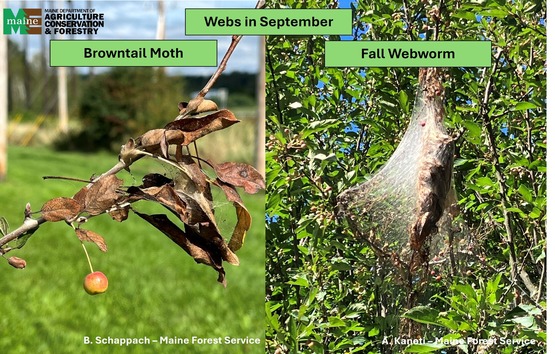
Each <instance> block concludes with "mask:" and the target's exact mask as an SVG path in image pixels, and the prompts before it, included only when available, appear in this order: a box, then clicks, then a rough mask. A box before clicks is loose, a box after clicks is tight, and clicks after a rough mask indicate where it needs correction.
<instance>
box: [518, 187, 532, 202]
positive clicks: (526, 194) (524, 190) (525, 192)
mask: <svg viewBox="0 0 555 354" xmlns="http://www.w3.org/2000/svg"><path fill="white" fill-rule="evenodd" d="M518 192H519V193H520V195H521V196H522V198H523V199H524V200H525V201H526V202H527V203H532V201H533V199H532V192H531V191H530V189H528V187H526V186H525V185H524V184H521V185H520V186H518Z"/></svg>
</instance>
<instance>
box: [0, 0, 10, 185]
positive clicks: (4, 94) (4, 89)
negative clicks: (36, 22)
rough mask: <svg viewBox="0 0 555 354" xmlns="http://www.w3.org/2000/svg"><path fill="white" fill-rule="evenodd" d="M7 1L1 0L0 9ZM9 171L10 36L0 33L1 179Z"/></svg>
mask: <svg viewBox="0 0 555 354" xmlns="http://www.w3.org/2000/svg"><path fill="white" fill-rule="evenodd" d="M5 7H6V2H5V1H4V0H0V9H3V8H5ZM7 173H8V36H6V35H0V181H2V180H4V179H6V175H7Z"/></svg>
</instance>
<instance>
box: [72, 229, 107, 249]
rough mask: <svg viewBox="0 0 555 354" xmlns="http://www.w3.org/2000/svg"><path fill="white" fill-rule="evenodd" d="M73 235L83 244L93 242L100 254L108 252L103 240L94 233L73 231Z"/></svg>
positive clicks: (79, 230)
mask: <svg viewBox="0 0 555 354" xmlns="http://www.w3.org/2000/svg"><path fill="white" fill-rule="evenodd" d="M75 234H76V235H77V237H78V238H79V239H80V240H81V241H83V242H93V243H94V244H96V245H97V246H98V248H99V249H100V250H101V251H102V252H106V251H107V250H108V246H106V242H104V238H103V237H102V236H100V235H99V234H97V233H96V232H94V231H91V230H84V229H75Z"/></svg>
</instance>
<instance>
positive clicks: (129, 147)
mask: <svg viewBox="0 0 555 354" xmlns="http://www.w3.org/2000/svg"><path fill="white" fill-rule="evenodd" d="M143 156H144V155H143V154H141V151H139V150H138V149H137V148H136V146H135V140H133V139H129V140H128V141H127V143H125V145H122V146H121V150H120V153H119V160H120V161H123V163H125V166H126V169H127V170H128V169H129V166H131V164H132V163H133V162H135V161H137V160H138V159H140V158H141V157H143Z"/></svg>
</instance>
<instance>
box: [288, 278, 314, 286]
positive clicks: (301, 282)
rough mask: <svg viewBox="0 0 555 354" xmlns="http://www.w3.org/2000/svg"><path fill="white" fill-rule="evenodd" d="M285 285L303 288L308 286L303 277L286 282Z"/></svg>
mask: <svg viewBox="0 0 555 354" xmlns="http://www.w3.org/2000/svg"><path fill="white" fill-rule="evenodd" d="M287 284H290V285H298V286H304V287H308V286H309V283H308V280H307V279H306V278H305V277H304V276H299V277H298V278H297V279H295V280H293V281H288V282H287Z"/></svg>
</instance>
